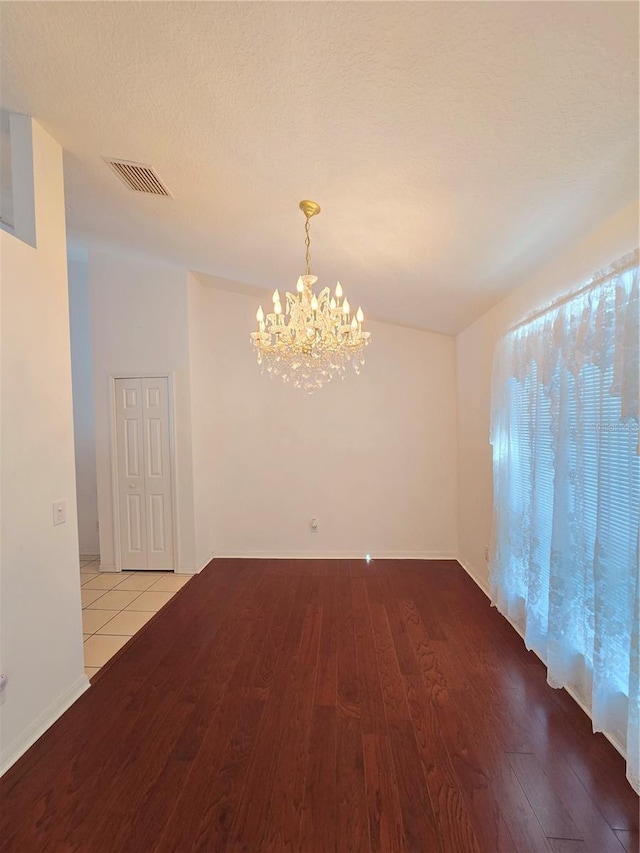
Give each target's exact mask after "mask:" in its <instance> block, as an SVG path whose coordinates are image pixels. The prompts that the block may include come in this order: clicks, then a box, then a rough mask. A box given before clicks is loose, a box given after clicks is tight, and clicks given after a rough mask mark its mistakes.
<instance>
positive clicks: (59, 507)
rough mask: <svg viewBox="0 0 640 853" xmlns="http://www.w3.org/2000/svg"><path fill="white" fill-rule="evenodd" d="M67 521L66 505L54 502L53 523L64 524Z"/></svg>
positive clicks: (61, 502)
mask: <svg viewBox="0 0 640 853" xmlns="http://www.w3.org/2000/svg"><path fill="white" fill-rule="evenodd" d="M66 520H67V505H66V503H65V502H64V501H56V502H55V503H54V504H53V523H54V525H56V524H64V523H65V521H66Z"/></svg>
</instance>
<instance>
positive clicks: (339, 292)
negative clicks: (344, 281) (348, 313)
mask: <svg viewBox="0 0 640 853" xmlns="http://www.w3.org/2000/svg"><path fill="white" fill-rule="evenodd" d="M341 297H342V285H341V284H340V282H338V283H337V284H336V299H340V298H341Z"/></svg>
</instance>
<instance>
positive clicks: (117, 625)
mask: <svg viewBox="0 0 640 853" xmlns="http://www.w3.org/2000/svg"><path fill="white" fill-rule="evenodd" d="M190 579H191V576H190V575H175V574H173V572H118V573H115V572H113V573H100V560H99V559H98V558H97V557H96V558H90V557H86V558H85V557H81V558H80V582H81V586H82V589H81V593H80V594H81V596H82V630H83V634H84V671H85V673H86V674H87V676H88V677H89V678H91V676H92V675H95V674H96V672H97V671H98V670H99V669H100V667H102V666H104V665H105V663H106V662H107V661H108V660H109V658H111V657H113V655H115V653H116V652H117V651H118V649H121V648H122V646H124V644H125V643H126V642H127V640H128V639H129V638H130V637H133V635H134V634H135V633H136V632H137V631H139V630H140V628H142V626H143V625H144V624H145V622H148V621H149V619H151V617H152V616H153V614H154V613H157V612H158V610H160V608H161V607H164V605H165V604H166V603H167V601H169V599H170V598H172V597H173V596H174V595H175V594H176V592H178V590H179V589H182V587H183V586H184V585H185V584H186V583H187V582H188V581H189V580H190Z"/></svg>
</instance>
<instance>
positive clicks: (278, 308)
mask: <svg viewBox="0 0 640 853" xmlns="http://www.w3.org/2000/svg"><path fill="white" fill-rule="evenodd" d="M273 310H274V311H275V313H276V314H282V305H280V303H279V302H276V304H275V305H274V306H273Z"/></svg>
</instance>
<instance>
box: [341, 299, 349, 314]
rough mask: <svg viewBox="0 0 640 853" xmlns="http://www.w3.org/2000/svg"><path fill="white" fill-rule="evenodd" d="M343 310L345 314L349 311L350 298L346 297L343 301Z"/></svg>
mask: <svg viewBox="0 0 640 853" xmlns="http://www.w3.org/2000/svg"><path fill="white" fill-rule="evenodd" d="M342 311H343V312H344V314H345V316H346V315H347V314H348V313H349V300H348V299H347V298H346V297H345V300H344V302H343V303H342Z"/></svg>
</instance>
